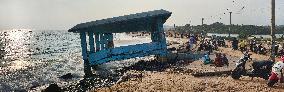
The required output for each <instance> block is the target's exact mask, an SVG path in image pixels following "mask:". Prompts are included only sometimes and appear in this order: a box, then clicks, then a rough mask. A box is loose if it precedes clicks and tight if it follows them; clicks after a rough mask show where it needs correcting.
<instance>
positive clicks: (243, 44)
mask: <svg viewBox="0 0 284 92" xmlns="http://www.w3.org/2000/svg"><path fill="white" fill-rule="evenodd" d="M239 46H240V49H241V52H243V51H245V50H246V42H245V40H242V41H241V43H240V44H239Z"/></svg>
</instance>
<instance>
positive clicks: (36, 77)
mask: <svg viewBox="0 0 284 92" xmlns="http://www.w3.org/2000/svg"><path fill="white" fill-rule="evenodd" d="M114 35H115V36H114V43H115V47H119V46H126V45H133V44H140V43H147V42H150V41H151V40H150V38H149V37H133V36H129V35H127V34H125V33H120V34H114ZM0 38H1V40H0V92H6V91H40V90H42V89H44V88H45V87H47V86H48V85H49V84H51V83H57V84H58V85H59V86H63V87H66V86H69V85H72V84H76V83H77V82H78V81H79V80H82V79H83V76H84V72H83V62H82V57H81V47H80V38H79V34H77V33H70V32H67V31H66V30H58V31H57V30H5V31H0ZM134 61H137V60H136V59H135V60H130V62H129V61H114V62H110V63H107V64H103V65H101V66H100V67H101V68H104V69H103V70H111V69H117V68H119V67H125V66H127V65H131V64H133V63H135V62H134ZM67 73H72V75H73V76H74V78H72V79H71V80H67V81H66V80H62V79H60V78H59V77H60V76H62V75H64V74H67Z"/></svg>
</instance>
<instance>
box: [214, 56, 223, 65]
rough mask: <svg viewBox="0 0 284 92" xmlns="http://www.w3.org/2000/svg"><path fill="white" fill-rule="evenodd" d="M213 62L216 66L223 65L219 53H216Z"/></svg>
mask: <svg viewBox="0 0 284 92" xmlns="http://www.w3.org/2000/svg"><path fill="white" fill-rule="evenodd" d="M214 64H215V66H216V67H222V66H223V63H222V57H221V53H216V58H215V60H214Z"/></svg>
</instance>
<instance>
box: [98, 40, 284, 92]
mask: <svg viewBox="0 0 284 92" xmlns="http://www.w3.org/2000/svg"><path fill="white" fill-rule="evenodd" d="M170 39H171V40H172V41H174V40H175V41H183V42H186V41H187V40H186V39H182V40H181V39H179V38H170ZM180 44H182V43H180ZM177 46H178V45H177ZM219 49H220V50H219V51H217V52H221V53H225V54H226V55H227V57H228V59H229V67H226V66H224V67H214V66H211V65H203V63H202V62H201V61H200V60H196V61H194V62H192V61H177V62H176V63H175V64H172V65H171V66H170V67H167V68H166V69H164V70H161V71H145V70H144V71H141V70H129V71H127V74H128V75H129V76H130V77H129V76H128V78H127V79H126V80H125V81H123V82H120V83H116V84H114V85H113V86H111V87H104V88H98V89H94V90H93V91H94V92H96V91H98V92H111V91H122V92H129V91H130V92H131V91H162V92H164V91H166V92H168V91H171V92H176V91H187V92H192V91H209V92H212V91H223V92H224V91H226V92H227V91H237V92H251V91H252V92H256V91H257V92H258V91H264V92H283V91H284V85H283V84H280V83H278V84H276V85H275V87H273V88H270V87H267V85H266V82H267V81H266V80H264V79H261V78H254V79H253V80H251V78H250V77H246V76H243V77H241V78H240V80H234V79H232V78H231V76H229V75H225V74H224V75H219V76H206V77H194V76H192V73H196V72H208V71H227V70H232V69H234V68H235V62H233V61H237V60H238V59H239V58H240V57H241V55H242V54H241V52H240V51H232V50H231V48H219ZM210 57H211V58H214V56H213V55H211V56H210ZM251 57H252V58H253V60H252V61H255V60H267V59H268V58H269V56H265V55H257V54H253V55H252V56H251ZM251 63H252V62H249V63H247V66H248V67H247V68H250V64H251ZM135 75H136V76H135ZM137 75H141V76H137Z"/></svg>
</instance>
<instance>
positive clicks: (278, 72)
mask: <svg viewBox="0 0 284 92" xmlns="http://www.w3.org/2000/svg"><path fill="white" fill-rule="evenodd" d="M283 62H284V56H281V61H278V62H276V63H275V64H274V65H273V67H272V71H271V75H270V77H269V80H268V81H269V82H268V86H273V84H274V83H277V82H278V80H280V83H283V82H284V80H283V73H282V69H283V68H284V63H283ZM271 82H273V83H272V85H270V84H269V83H271Z"/></svg>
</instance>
